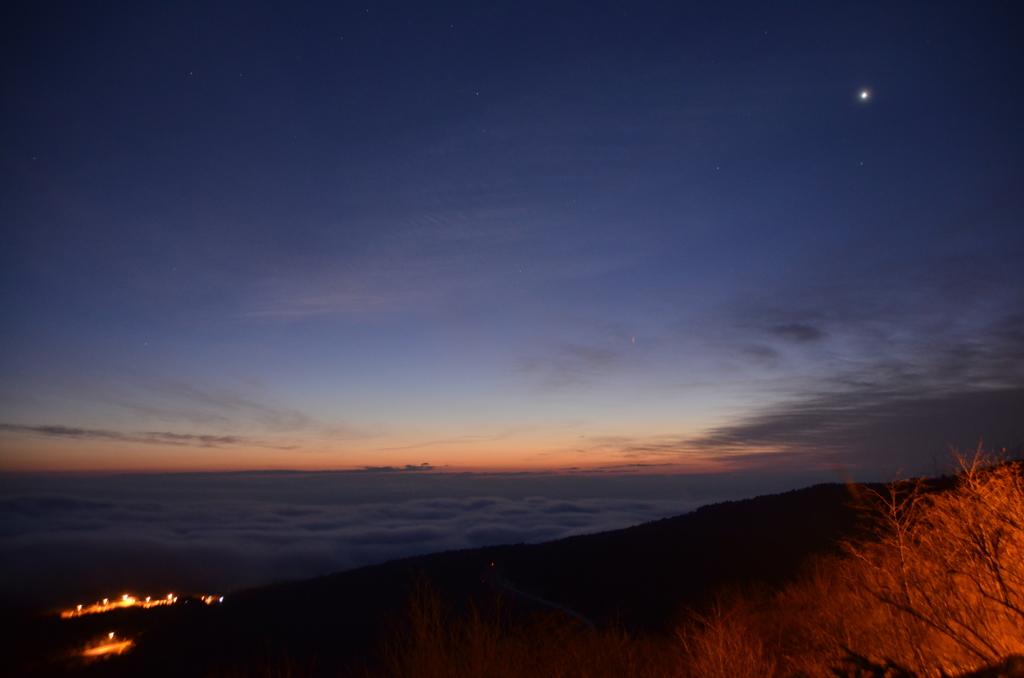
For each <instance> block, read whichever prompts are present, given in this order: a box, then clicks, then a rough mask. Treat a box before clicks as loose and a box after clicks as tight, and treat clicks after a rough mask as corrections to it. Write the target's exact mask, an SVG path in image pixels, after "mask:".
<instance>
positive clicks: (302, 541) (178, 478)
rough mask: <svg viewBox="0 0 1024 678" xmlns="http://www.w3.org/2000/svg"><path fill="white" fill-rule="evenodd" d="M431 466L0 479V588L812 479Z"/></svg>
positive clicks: (542, 523)
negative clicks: (447, 470)
mask: <svg viewBox="0 0 1024 678" xmlns="http://www.w3.org/2000/svg"><path fill="white" fill-rule="evenodd" d="M775 484H776V486H775V487H774V488H772V487H770V486H766V485H765V482H764V479H763V478H760V479H759V478H756V477H753V476H725V475H719V476H657V475H636V476H605V477H600V476H598V477H593V476H571V475H537V474H518V475H517V474H504V475H503V474H495V475H478V474H444V473H430V472H354V473H344V472H341V473H225V474H149V475H116V476H45V475H39V476H32V475H10V476H4V477H0V551H2V553H3V558H2V559H0V597H2V598H3V599H4V600H5V601H6V602H7V603H14V604H22V605H32V606H41V605H47V606H49V605H68V604H73V603H76V602H89V601H92V600H95V599H98V598H100V597H106V596H116V595H120V594H121V593H123V592H129V591H130V592H133V593H137V594H142V595H165V594H166V593H168V592H175V593H224V592H228V591H231V590H237V589H239V588H243V587H247V586H254V585H259V584H264V583H268V582H274V581H281V580H288V579H297V578H304V577H312V576H316V575H321V574H328V573H331V572H337V571H340V570H346V569H350V568H354V567H359V566H363V565H369V564H374V563H379V562H383V561H386V560H390V559H394V558H401V557H406V556H411V555H416V554H422V553H430V552H436V551H444V550H449V549H463V548H473V547H478V546H485V545H493V544H509V543H519V542H527V543H536V542H542V541H548V540H553V539H559V538H562V537H567V536H571V535H576V534H584V533H592V532H599V531H604V530H612V529H618V528H623V527H628V526H631V525H637V524H639V523H643V522H647V521H650V520H656V519H659V518H663V517H668V516H673V515H679V514H682V513H685V512H687V511H690V510H692V509H694V508H696V507H697V506H700V505H702V504H706V503H711V502H714V501H719V500H723V499H731V498H740V497H744V496H752V495H753V494H758V493H763V492H764V491H766V490H771V489H775V490H778V489H786V488H787V487H795V486H797V485H799V484H806V482H803V479H801V480H797V479H793V478H778V479H776V481H775Z"/></svg>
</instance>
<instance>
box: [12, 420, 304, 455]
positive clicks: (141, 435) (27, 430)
mask: <svg viewBox="0 0 1024 678" xmlns="http://www.w3.org/2000/svg"><path fill="white" fill-rule="evenodd" d="M0 431H2V432H4V433H9V434H15V435H28V436H41V437H46V438H71V439H77V440H106V441H111V442H119V443H144V444H147V445H178V446H183V447H185V446H187V447H235V446H242V447H265V448H268V449H275V450H292V449H295V446H294V445H275V444H272V443H269V442H267V441H264V440H259V439H256V438H249V437H246V436H236V435H208V434H197V433H175V432H172V431H114V430H109V429H94V428H78V427H73V426H60V425H36V426H31V425H26V424H0Z"/></svg>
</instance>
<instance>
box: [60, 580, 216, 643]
mask: <svg viewBox="0 0 1024 678" xmlns="http://www.w3.org/2000/svg"><path fill="white" fill-rule="evenodd" d="M197 597H198V599H199V600H201V601H203V602H204V603H206V604H207V605H213V604H215V603H223V602H224V596H197ZM176 602H178V596H176V595H174V594H173V593H168V594H167V597H166V598H151V597H146V598H137V597H135V596H133V595H130V594H127V593H126V594H124V595H123V596H121V597H120V598H104V599H103V600H102V601H100V602H98V603H93V604H92V605H76V606H75V607H74V608H73V609H70V610H64V611H63V612H61V613H60V616H61V617H62V618H64V619H69V618H71V617H80V616H82V615H84V614H97V613H100V612H109V611H111V610H121V609H125V608H129V607H141V608H150V607H157V606H159V605H172V604H174V603H176ZM134 644H135V641H134V640H132V639H130V638H118V637H117V634H116V632H114V631H111V632H110V633H108V634H107V635H106V636H105V637H104V638H102V639H101V640H100V641H99V642H96V641H94V642H92V643H90V644H89V645H87V646H86V647H85V649H83V650H80V651H79V652H78V654H79V656H82V657H103V656H107V655H112V654H121V653H123V652H126V651H127V650H128V649H130V648H131V647H132V646H133V645H134Z"/></svg>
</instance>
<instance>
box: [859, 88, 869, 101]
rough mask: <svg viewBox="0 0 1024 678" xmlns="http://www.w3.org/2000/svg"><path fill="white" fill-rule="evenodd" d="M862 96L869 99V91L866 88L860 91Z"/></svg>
mask: <svg viewBox="0 0 1024 678" xmlns="http://www.w3.org/2000/svg"><path fill="white" fill-rule="evenodd" d="M860 98H861V99H867V98H868V91H867V90H864V91H863V92H861V93H860Z"/></svg>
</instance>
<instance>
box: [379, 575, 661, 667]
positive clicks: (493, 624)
mask: <svg viewBox="0 0 1024 678" xmlns="http://www.w3.org/2000/svg"><path fill="white" fill-rule="evenodd" d="M668 649H669V648H667V647H666V646H665V644H664V643H655V642H652V641H649V640H647V639H643V638H635V637H632V636H630V635H628V634H626V633H625V632H623V631H621V630H619V629H605V630H601V631H595V630H593V629H589V628H586V627H584V626H582V625H581V624H579V623H578V622H575V621H573V620H570V619H567V618H566V617H565V616H564V615H562V614H538V615H534V616H533V617H531V618H529V619H527V620H523V621H520V622H518V623H513V621H512V619H511V617H510V616H509V614H508V613H507V611H506V610H504V609H503V607H502V606H501V604H500V602H499V603H498V604H496V605H495V606H494V609H492V610H491V611H490V612H488V613H482V612H481V611H480V610H479V609H478V608H476V607H470V608H469V609H468V610H467V611H465V612H464V613H462V614H455V613H454V611H453V608H452V606H451V605H449V604H447V603H446V602H444V601H443V600H442V599H441V598H440V596H438V595H437V593H436V592H435V591H434V590H433V589H431V587H430V586H429V585H426V584H423V583H420V584H419V585H418V586H417V587H416V590H415V591H414V593H413V594H412V596H411V599H410V603H409V607H408V611H407V616H406V619H405V621H404V623H403V624H402V625H401V626H400V627H399V628H398V629H396V631H395V633H394V635H393V636H392V638H391V639H390V640H389V641H388V642H387V643H385V645H384V647H383V652H382V653H381V668H380V670H379V673H380V675H381V676H386V677H388V678H463V677H466V678H469V677H477V676H487V677H488V678H505V677H507V678H513V677H519V676H541V677H549V678H587V677H594V678H600V677H602V676H608V677H609V678H611V677H613V676H615V677H622V678H630V677H634V676H635V677H636V678H640V677H641V676H645V677H651V678H658V676H666V678H667V677H668V676H672V675H675V672H674V670H673V671H672V672H671V673H666V672H665V670H664V667H666V666H673V661H672V656H671V654H670V652H669V651H668Z"/></svg>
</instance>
